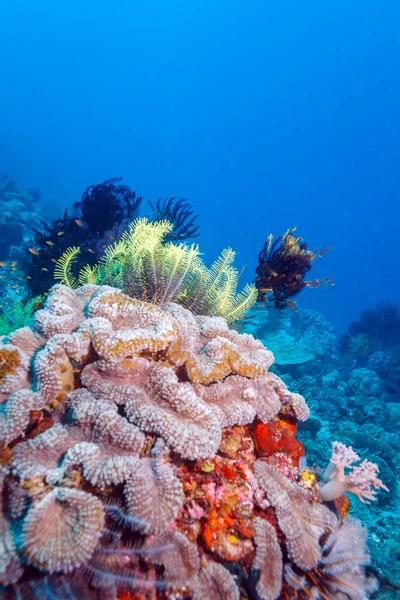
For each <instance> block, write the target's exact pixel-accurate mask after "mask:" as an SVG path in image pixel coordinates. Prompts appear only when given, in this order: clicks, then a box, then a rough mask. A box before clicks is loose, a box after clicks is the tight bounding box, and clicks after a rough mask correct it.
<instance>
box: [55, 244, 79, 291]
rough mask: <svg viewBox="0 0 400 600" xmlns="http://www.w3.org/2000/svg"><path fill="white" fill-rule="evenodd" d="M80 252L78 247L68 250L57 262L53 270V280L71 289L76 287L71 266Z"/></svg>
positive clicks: (76, 282)
mask: <svg viewBox="0 0 400 600" xmlns="http://www.w3.org/2000/svg"><path fill="white" fill-rule="evenodd" d="M80 251H81V249H80V248H79V247H78V246H73V247H72V248H68V249H67V250H66V251H65V252H64V254H63V255H62V256H60V258H59V259H58V260H57V262H56V266H55V270H54V278H55V279H58V281H59V282H60V283H63V284H64V285H67V286H68V287H70V288H72V289H74V288H76V287H78V281H77V280H76V279H75V277H74V276H73V275H72V272H71V266H72V263H73V261H74V260H75V258H76V257H77V256H78V254H80Z"/></svg>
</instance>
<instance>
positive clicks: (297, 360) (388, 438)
mask: <svg viewBox="0 0 400 600" xmlns="http://www.w3.org/2000/svg"><path fill="white" fill-rule="evenodd" d="M398 316H399V311H398V308H397V305H395V304H394V303H390V302H383V303H380V304H378V305H377V307H376V308H375V309H368V310H365V311H363V312H362V313H361V315H360V317H359V319H358V320H357V321H356V322H355V323H354V324H351V325H350V327H349V332H348V333H347V334H345V335H342V336H339V337H338V336H336V335H335V333H334V330H333V327H332V326H331V325H330V324H329V323H328V322H327V321H326V319H324V317H323V316H322V315H320V314H319V313H317V312H315V311H310V310H307V309H299V310H298V311H297V312H293V311H278V312H276V311H274V310H273V309H269V310H268V309H267V308H265V307H263V306H261V305H257V306H256V307H255V308H253V309H252V310H251V311H250V312H249V313H248V315H247V317H246V319H245V320H244V321H242V322H240V323H237V324H235V325H234V326H235V328H236V329H237V330H238V331H241V332H249V333H252V334H253V335H254V336H255V337H256V338H258V339H260V340H261V341H263V343H264V344H265V345H266V347H268V348H269V347H271V348H276V349H277V357H278V360H277V362H276V363H275V364H274V365H273V367H272V369H273V371H274V372H275V373H277V374H278V375H280V377H282V379H283V380H284V381H285V383H286V384H287V385H288V386H289V387H290V389H291V390H293V391H296V392H297V393H301V394H302V395H303V396H304V397H305V399H306V401H307V404H308V405H309V407H310V410H311V416H310V418H309V419H308V420H307V421H306V422H304V423H302V424H301V425H300V426H299V430H298V437H299V439H300V440H302V442H303V443H304V445H305V450H306V456H307V460H308V463H309V464H316V465H317V464H319V463H320V461H321V457H322V456H324V455H325V454H326V453H327V452H328V451H329V449H330V447H331V444H332V442H333V441H334V440H335V439H341V440H342V441H344V442H345V443H346V444H349V445H353V446H354V447H356V448H357V451H358V452H359V454H360V455H361V457H364V458H366V457H370V458H371V457H373V460H374V461H375V462H376V463H377V464H378V465H379V469H380V472H381V476H382V479H383V480H384V481H385V482H386V483H387V485H388V486H389V487H390V490H391V493H390V494H385V495H381V496H380V497H379V499H378V502H377V503H376V504H374V505H373V506H370V507H368V509H366V508H365V507H364V505H363V504H360V503H359V502H357V501H356V502H355V503H353V502H352V505H351V508H350V512H351V514H353V515H354V516H357V517H358V518H361V520H362V521H363V523H364V524H365V525H366V526H367V527H368V530H369V533H370V535H369V546H370V549H371V554H372V565H373V567H372V568H373V570H374V572H375V573H376V574H377V575H378V576H379V577H380V578H381V582H382V590H381V591H380V592H378V593H377V594H376V596H373V597H374V598H375V597H376V598H382V599H384V600H389V599H393V600H394V599H396V598H397V597H398V594H399V589H400V572H399V569H398V564H399V562H400V545H399V543H398V539H399V538H400V518H399V513H400V511H399V507H400V488H399V485H398V481H399V477H400V467H399V460H398V457H399V456H400V441H399V437H398V422H399V418H400V376H399V373H400V343H399V341H400V340H399V333H398V332H399V329H398V325H399V320H398ZM288 340H289V343H288V344H286V345H284V346H280V345H279V344H280V342H281V341H286V342H287V341H288Z"/></svg>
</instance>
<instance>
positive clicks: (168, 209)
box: [149, 198, 199, 242]
mask: <svg viewBox="0 0 400 600" xmlns="http://www.w3.org/2000/svg"><path fill="white" fill-rule="evenodd" d="M149 204H150V207H151V210H152V211H153V214H152V215H151V220H152V221H162V220H166V221H169V222H170V223H172V225H173V226H174V228H173V230H172V231H171V233H169V234H168V235H167V236H166V238H165V239H166V241H168V242H182V241H183V240H188V239H190V238H195V237H198V236H199V234H198V233H197V231H198V229H199V226H198V225H196V220H197V219H198V215H196V214H194V212H193V205H192V204H190V203H189V202H188V201H187V200H185V199H184V198H181V199H180V200H177V199H176V198H165V199H162V198H159V199H158V200H157V202H156V204H155V205H153V204H152V203H151V202H150V201H149Z"/></svg>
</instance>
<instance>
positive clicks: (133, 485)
mask: <svg viewBox="0 0 400 600" xmlns="http://www.w3.org/2000/svg"><path fill="white" fill-rule="evenodd" d="M163 447H164V444H163V443H161V450H160V449H157V450H158V452H159V455H158V456H153V457H152V458H147V459H144V460H141V461H139V464H138V466H137V468H136V470H135V472H134V473H133V474H132V475H131V476H130V478H129V479H128V481H127V482H126V484H125V487H124V495H125V500H126V505H127V512H128V515H129V516H130V517H131V518H132V521H133V522H134V523H136V529H138V530H139V531H141V532H144V533H161V532H163V531H165V530H166V529H167V527H168V525H169V524H170V523H171V521H172V520H173V519H174V518H175V517H176V515H177V514H178V511H179V509H180V508H181V506H182V504H183V499H184V495H183V487H182V483H181V482H180V481H179V479H178V478H177V477H176V475H175V474H174V471H173V469H172V467H171V465H169V464H168V463H166V462H165V461H164V458H163V454H162V449H163Z"/></svg>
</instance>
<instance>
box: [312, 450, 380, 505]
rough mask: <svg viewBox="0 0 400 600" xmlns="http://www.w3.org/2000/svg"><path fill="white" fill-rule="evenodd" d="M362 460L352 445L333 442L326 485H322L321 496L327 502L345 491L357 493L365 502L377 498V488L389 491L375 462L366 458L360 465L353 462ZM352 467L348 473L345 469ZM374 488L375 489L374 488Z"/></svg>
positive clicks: (324, 478)
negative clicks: (379, 474) (379, 476)
mask: <svg viewBox="0 0 400 600" xmlns="http://www.w3.org/2000/svg"><path fill="white" fill-rule="evenodd" d="M358 460H360V457H359V456H358V454H356V453H355V452H354V450H353V448H351V447H347V446H345V445H344V444H341V443H340V442H333V444H332V457H331V460H330V463H329V466H328V468H327V469H326V471H325V473H324V475H323V481H324V482H325V485H323V486H322V487H321V490H320V497H321V500H324V501H325V502H327V501H329V500H335V499H336V498H339V497H340V496H342V495H343V494H344V493H345V492H350V493H351V494H355V495H356V496H357V497H358V499H359V500H361V502H363V503H364V504H370V502H371V501H374V500H376V493H377V492H376V490H378V489H383V490H386V491H389V490H388V488H387V487H386V486H385V485H384V483H383V482H382V481H381V480H380V479H379V478H378V477H377V474H378V473H379V468H378V466H377V465H376V464H375V463H372V462H369V461H367V460H364V461H363V462H362V463H361V464H360V465H359V466H357V467H354V466H353V463H354V462H356V461H358ZM346 468H347V469H351V471H350V473H349V474H347V475H346V473H345V469H346ZM372 488H373V489H372Z"/></svg>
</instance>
